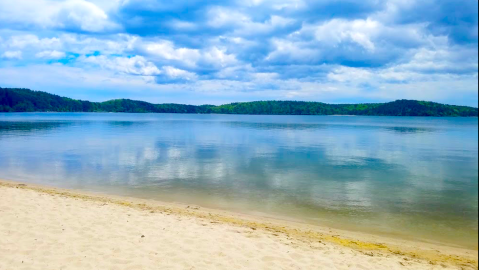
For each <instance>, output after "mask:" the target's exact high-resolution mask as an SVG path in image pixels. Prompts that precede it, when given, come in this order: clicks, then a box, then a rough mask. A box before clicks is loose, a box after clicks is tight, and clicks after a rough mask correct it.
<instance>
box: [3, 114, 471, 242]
mask: <svg viewBox="0 0 479 270" xmlns="http://www.w3.org/2000/svg"><path fill="white" fill-rule="evenodd" d="M0 178H3V179H10V180H18V181H24V182H30V183H36V184H46V185H50V186H57V187H63V188H76V189H83V190H88V191H98V192H106V193H112V194H120V195H128V196H135V197H141V198H149V199H157V200H162V201H172V202H181V203H194V204H198V205H201V206H205V207H212V208H221V209H226V210H232V211H240V212H245V213H253V214H257V215H265V216H278V217H284V218H288V219H294V220H299V221H302V222H308V223H313V224H319V225H327V226H333V227H337V228H342V229H352V230H358V231H365V232H373V233H376V234H387V235H391V236H396V237H403V238H408V239H416V240H422V241H430V242H441V243H446V244H450V245H457V246H462V247H468V248H477V237H478V120H477V118H419V117H416V118H412V117H411V118H409V117H331V116H234V115H174V114H84V113H25V114H17V113H12V114H0Z"/></svg>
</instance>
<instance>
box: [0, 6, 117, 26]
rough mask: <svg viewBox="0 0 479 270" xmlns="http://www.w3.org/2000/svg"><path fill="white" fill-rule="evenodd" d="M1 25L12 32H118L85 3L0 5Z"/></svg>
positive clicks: (102, 12) (98, 11)
mask: <svg viewBox="0 0 479 270" xmlns="http://www.w3.org/2000/svg"><path fill="white" fill-rule="evenodd" d="M0 22H3V23H5V24H7V25H8V26H9V27H10V28H12V29H18V30H37V31H40V30H45V29H54V30H55V29H56V30H64V31H68V32H84V33H85V32H93V33H99V32H108V31H114V30H118V29H119V26H118V25H117V24H115V23H114V22H112V21H111V20H110V18H109V16H108V15H107V14H106V12H105V11H104V10H102V9H101V8H99V7H98V6H97V5H95V4H94V3H92V2H89V1H86V0H66V1H55V0H18V1H15V3H14V4H13V3H12V2H8V1H2V2H1V3H0Z"/></svg>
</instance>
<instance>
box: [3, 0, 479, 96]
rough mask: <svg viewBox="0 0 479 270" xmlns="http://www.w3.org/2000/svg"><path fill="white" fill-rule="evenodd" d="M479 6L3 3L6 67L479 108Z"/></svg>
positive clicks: (221, 91) (216, 91) (165, 85)
mask: <svg viewBox="0 0 479 270" xmlns="http://www.w3.org/2000/svg"><path fill="white" fill-rule="evenodd" d="M477 3H478V2H477V0H465V1H459V2H457V1H452V0H443V1H442V0H441V1H440V0H424V1H419V0H402V1H401V0H385V1H378V0H365V1H354V0H244V1H237V0H227V1H224V0H221V1H220V0H212V1H200V0H189V1H186V0H178V1H169V2H168V1H162V0H141V1H140V0H112V1H110V0H17V1H15V4H13V3H12V2H9V1H0V25H1V26H0V39H1V41H2V42H0V55H1V57H2V60H9V61H0V69H1V68H9V70H16V69H15V68H16V67H17V66H18V68H20V67H28V66H30V65H31V66H38V65H40V64H43V63H45V64H48V65H62V66H56V68H57V69H60V67H64V68H75V69H77V70H82V71H83V72H82V74H83V76H85V73H91V75H92V76H91V77H92V78H95V81H96V82H98V83H99V84H101V80H98V76H99V75H100V74H101V75H102V76H105V84H106V82H107V81H108V82H126V81H127V82H132V81H134V82H135V85H138V84H140V85H141V84H143V86H144V88H145V89H151V88H155V89H161V91H175V93H189V94H185V95H187V96H188V97H195V98H198V99H208V98H212V99H220V98H221V99H222V100H227V101H237V100H251V99H294V98H298V99H299V98H301V99H308V100H309V99H313V100H320V101H332V102H345V101H348V102H351V101H355V100H360V101H364V100H367V101H379V100H385V99H399V98H406V97H421V98H423V97H425V98H424V99H431V100H433V99H435V98H436V96H435V95H436V94H435V93H434V91H432V88H433V87H437V88H438V89H440V90H438V91H437V97H440V99H443V100H447V99H450V100H461V101H460V102H465V103H467V104H477V101H475V99H477V94H475V93H474V92H477V83H475V82H474V79H477V74H478V64H477V61H478V49H477V45H478V38H477V29H478V19H477V17H478V13H477V5H478V4H477ZM51 60H55V61H51ZM69 74H70V75H72V74H73V75H72V76H74V73H73V72H72V73H69ZM93 75H95V76H93ZM44 80H45V82H44V84H41V85H48V82H49V81H50V83H52V84H53V82H52V81H51V80H53V78H52V77H50V78H48V76H47V77H46V78H45V79H44ZM78 82H79V84H80V85H82V83H81V82H82V80H78ZM441 83H442V84H441ZM39 85H40V84H39ZM84 85H85V86H84V87H85V88H86V87H87V85H89V84H87V83H86V82H85V83H84ZM125 85H127V84H125ZM18 86H19V87H21V86H22V85H18ZM417 87H421V89H424V90H421V91H419V90H417V89H416V92H414V91H413V90H411V89H413V88H417ZM99 88H101V87H99ZM141 89H143V88H142V87H135V90H131V91H132V93H138V92H141V91H142V90H141ZM392 89H393V90H392ZM400 89H403V90H402V91H401V90H400ZM145 91H146V90H145ZM457 93H460V94H462V95H466V96H468V97H469V98H468V100H466V99H460V98H459V99H458V98H455V96H456V94H457ZM145 95H147V94H146V92H145ZM471 97H472V98H471ZM471 100H472V101H471Z"/></svg>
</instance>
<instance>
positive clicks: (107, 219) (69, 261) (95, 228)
mask: <svg viewBox="0 0 479 270" xmlns="http://www.w3.org/2000/svg"><path fill="white" fill-rule="evenodd" d="M0 254H2V259H0V269H19V268H21V267H27V268H29V269H46V268H48V269H61V268H62V267H63V266H68V269H84V268H97V269H106V268H115V269H116V268H118V267H123V268H125V267H126V268H128V269H153V268H154V269H158V268H162V269H299V268H301V269H333V268H338V269H348V268H352V269H461V267H462V268H463V269H477V265H478V264H477V261H478V258H477V251H476V250H466V249H458V248H452V247H447V246H439V245H433V244H427V243H419V242H411V241H401V240H395V239H389V238H383V237H378V236H373V235H366V234H360V233H354V232H347V231H339V230H334V229H331V228H321V227H316V226H311V225H304V224H296V223H292V222H287V221H280V220H273V219H265V218H257V217H253V216H247V215H241V214H234V213H230V212H225V211H219V210H213V209H203V208H199V207H196V206H191V205H180V204H168V203H161V202H157V201H148V200H140V199H133V198H125V197H117V196H110V195H103V194H88V193H83V192H78V191H71V190H62V189H55V188H50V187H44V186H38V185H31V184H21V183H17V182H11V181H3V180H0Z"/></svg>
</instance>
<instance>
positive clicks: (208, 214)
mask: <svg viewBox="0 0 479 270" xmlns="http://www.w3.org/2000/svg"><path fill="white" fill-rule="evenodd" d="M0 188H6V189H16V190H23V191H32V192H35V193H38V194H43V195H48V196H52V197H60V198H64V199H69V200H71V199H73V200H75V201H82V202H89V203H101V204H108V205H115V206H118V207H121V208H125V209H132V210H138V211H141V212H145V213H150V214H163V215H172V216H176V217H180V218H190V219H193V220H201V221H207V222H209V223H210V224H213V225H214V224H221V225H223V226H228V227H234V228H241V229H248V230H252V231H253V232H261V233H265V234H267V235H273V236H275V237H278V238H281V237H286V238H287V239H289V240H291V241H292V242H294V243H296V244H299V245H303V246H312V245H314V244H315V243H326V244H328V245H333V246H336V247H338V248H340V249H345V250H354V251H355V252H358V253H359V254H363V255H365V256H368V257H369V256H373V257H374V256H379V257H393V258H396V259H399V258H401V259H404V258H407V259H408V260H412V261H418V263H419V262H422V263H426V264H428V265H446V266H450V267H463V268H464V267H466V268H470V269H477V266H478V258H477V256H478V254H477V250H468V249H462V248H455V247H450V246H444V245H436V244H431V243H423V242H414V241H410V240H398V239H393V238H387V237H382V236H377V235H369V234H365V233H356V232H350V231H343V230H337V229H332V228H327V227H319V226H316V225H310V224H302V223H296V222H292V221H287V220H279V219H274V218H265V217H257V216H252V215H246V214H239V213H232V212H228V211H223V210H215V209H207V208H203V207H201V208H200V207H197V206H191V205H186V204H185V205H183V204H178V203H165V202H160V201H156V200H154V201H153V200H145V199H137V198H130V197H121V196H115V195H107V194H98V193H88V192H83V191H77V190H68V189H59V188H52V187H47V186H41V185H34V184H27V183H21V182H16V181H7V180H0ZM0 200H1V199H0ZM453 269H454V268H453Z"/></svg>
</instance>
